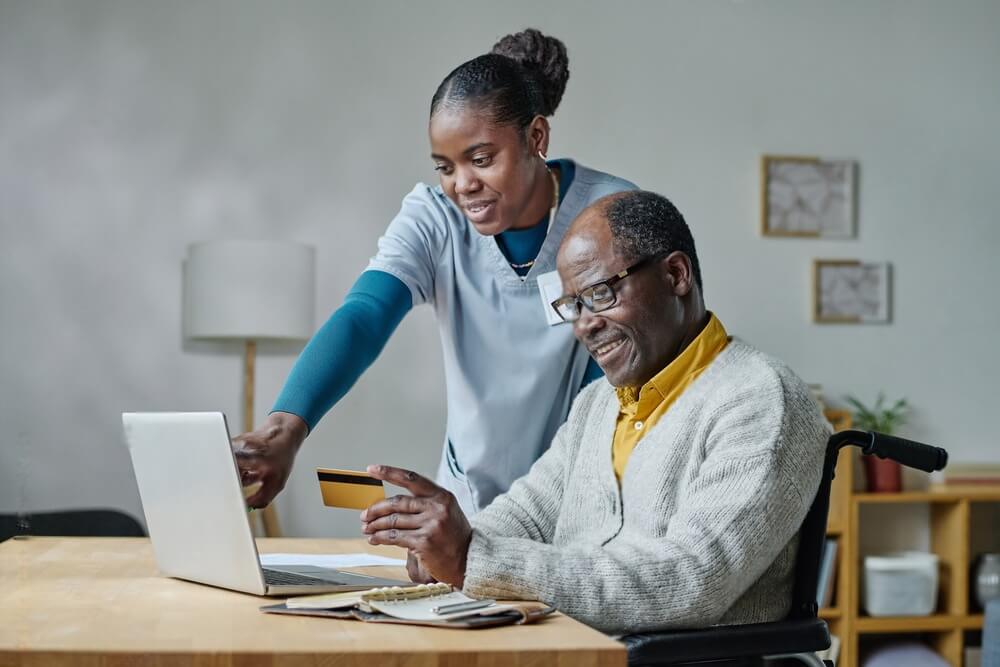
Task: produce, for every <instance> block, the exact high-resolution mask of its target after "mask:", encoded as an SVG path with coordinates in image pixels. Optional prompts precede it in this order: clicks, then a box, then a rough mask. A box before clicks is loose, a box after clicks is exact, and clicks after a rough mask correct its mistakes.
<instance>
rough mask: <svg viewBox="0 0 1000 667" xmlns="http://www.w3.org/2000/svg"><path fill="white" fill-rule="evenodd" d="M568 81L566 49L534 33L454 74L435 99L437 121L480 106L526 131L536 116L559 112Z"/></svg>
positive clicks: (511, 38)
mask: <svg viewBox="0 0 1000 667" xmlns="http://www.w3.org/2000/svg"><path fill="white" fill-rule="evenodd" d="M568 80H569V58H568V57H567V56H566V46H565V45H564V44H563V43H562V42H561V41H559V40H558V39H556V38H555V37H548V36H546V35H543V34H542V33H541V32H539V31H538V30H535V29H534V28H528V29H527V30H523V31H521V32H519V33H516V34H513V35H507V36H506V37H503V38H502V39H500V41H498V42H497V43H496V44H495V45H493V50H492V51H491V52H490V53H487V54H485V55H481V56H479V57H477V58H473V59H472V60H469V61H468V62H465V63H462V64H461V65H459V66H458V67H456V68H455V69H454V70H452V71H451V73H449V74H448V76H446V77H445V78H444V80H443V81H442V82H441V85H439V86H438V89H437V91H436V92H435V93H434V97H433V98H432V99H431V116H434V114H436V113H437V112H438V111H440V110H441V109H442V108H447V109H462V108H467V107H470V106H474V107H475V108H476V109H478V110H480V111H482V112H484V113H485V114H486V115H487V116H488V117H489V119H490V120H491V121H493V122H494V123H496V124H498V125H513V126H515V127H517V128H518V129H522V130H523V129H524V128H526V127H528V125H529V124H531V121H532V120H534V118H535V116H546V117H548V116H551V115H552V114H554V113H555V111H556V108H557V107H558V106H559V102H560V100H562V96H563V92H564V91H565V90H566V82H567V81H568Z"/></svg>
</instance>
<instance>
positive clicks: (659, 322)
mask: <svg viewBox="0 0 1000 667" xmlns="http://www.w3.org/2000/svg"><path fill="white" fill-rule="evenodd" d="M678 254H679V253H674V254H673V255H671V256H669V257H667V258H664V259H662V260H660V261H657V262H654V263H652V264H649V265H646V266H644V267H643V268H641V269H639V270H638V271H636V272H635V273H634V274H632V273H630V274H629V275H628V276H626V277H625V278H624V279H623V280H620V281H618V282H617V283H615V285H614V287H613V289H614V291H615V297H616V301H615V303H614V305H612V306H611V307H610V308H608V309H607V310H602V311H601V312H599V313H592V312H590V311H589V310H587V309H586V308H582V309H581V313H580V319H578V320H577V321H576V322H574V323H573V333H574V334H575V335H576V337H577V339H578V340H579V341H580V342H581V343H583V344H584V345H585V346H586V347H587V349H588V350H589V351H590V354H591V356H593V357H594V359H595V360H596V361H597V363H598V364H599V365H600V367H601V368H602V369H603V370H604V373H605V375H606V376H607V378H608V381H609V382H611V384H613V385H614V386H616V387H640V386H642V385H643V384H645V383H646V382H648V381H649V380H650V379H651V378H652V377H653V376H654V375H656V374H657V373H658V372H660V371H661V370H663V369H664V368H665V367H666V366H667V364H669V363H670V362H671V361H673V360H674V359H675V358H676V357H677V355H678V354H679V353H680V351H681V350H680V349H679V348H680V347H681V345H682V343H683V336H684V322H683V314H684V311H683V306H682V304H681V303H680V296H681V294H678V292H681V293H686V292H687V289H688V288H687V287H686V286H678V284H677V280H676V277H675V276H674V275H673V274H672V272H671V262H672V261H673V260H672V258H675V256H676V255H678ZM640 259H644V258H642V257H632V258H622V257H619V256H618V255H617V253H616V252H615V250H614V247H613V244H612V236H611V228H610V227H609V226H608V223H607V220H606V219H605V218H604V216H603V214H602V213H600V212H599V211H598V210H596V209H588V210H587V211H584V213H583V214H581V216H580V218H578V219H577V220H576V221H575V222H574V223H573V226H572V227H571V229H570V231H569V232H568V233H567V235H566V238H565V239H564V241H563V244H562V247H561V248H560V250H559V255H558V257H557V260H556V266H557V268H558V269H559V277H560V278H561V279H562V285H563V294H564V295H574V294H578V293H579V292H580V291H581V290H583V289H584V288H585V287H589V286H590V285H593V284H594V283H596V282H599V281H602V280H606V279H608V278H610V277H611V276H613V275H615V274H616V273H618V272H619V271H621V270H623V269H626V268H628V267H629V266H631V265H632V264H635V263H636V262H638V261H639V260H640Z"/></svg>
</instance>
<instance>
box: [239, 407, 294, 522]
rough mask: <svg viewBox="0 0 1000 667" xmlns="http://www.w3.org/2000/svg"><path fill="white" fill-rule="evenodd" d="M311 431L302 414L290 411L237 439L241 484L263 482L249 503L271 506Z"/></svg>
mask: <svg viewBox="0 0 1000 667" xmlns="http://www.w3.org/2000/svg"><path fill="white" fill-rule="evenodd" d="M308 434H309V427H308V426H307V425H306V423H305V421H303V420H302V419H301V418H300V417H298V416H296V415H293V414H291V413H289V412H272V413H271V414H270V415H268V417H267V419H266V420H265V421H264V424H263V425H262V426H261V427H260V428H258V429H257V430H255V431H250V432H249V433H243V434H242V435H238V436H236V437H235V438H233V442H232V447H233V454H235V455H236V464H237V466H238V467H239V470H240V483H241V484H242V485H243V486H245V487H246V486H251V485H253V484H259V485H260V488H258V489H257V490H256V491H255V492H254V493H253V494H252V495H250V496H249V497H248V498H247V505H248V506H250V507H253V508H255V509H259V508H261V507H267V505H268V504H269V503H270V502H271V501H272V500H274V497H275V496H276V495H278V493H280V492H281V490H282V489H283V488H285V482H287V481H288V475H289V473H291V471H292V463H293V462H294V461H295V454H296V453H297V452H298V451H299V447H301V446H302V442H303V441H304V440H305V439H306V436H307V435H308Z"/></svg>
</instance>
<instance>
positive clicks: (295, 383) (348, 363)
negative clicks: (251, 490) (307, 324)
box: [271, 271, 413, 431]
mask: <svg viewBox="0 0 1000 667" xmlns="http://www.w3.org/2000/svg"><path fill="white" fill-rule="evenodd" d="M412 307H413V299H412V297H411V296H410V290H409V289H408V288H407V287H406V285H404V284H403V282H402V281H401V280H399V279H398V278H396V277H395V276H392V275H389V274H388V273H384V272H382V271H365V272H364V273H362V274H361V277H359V278H358V280H357V282H355V283H354V287H352V288H351V291H350V292H348V294H347V296H346V297H344V303H343V305H342V306H341V307H340V308H338V309H337V310H336V311H335V312H334V313H333V315H331V316H330V319H329V320H327V321H326V324H324V325H323V326H322V328H320V330H319V331H317V332H316V335H315V336H313V338H312V340H310V341H309V344H308V345H306V347H305V349H304V350H302V354H300V355H299V358H298V360H297V361H296V362H295V366H293V367H292V371H291V373H289V375H288V379H287V380H285V386H284V388H283V389H282V390H281V393H280V394H279V395H278V398H277V400H276V401H275V402H274V407H273V408H272V409H271V412H290V413H292V414H294V415H298V416H299V417H301V418H302V419H303V421H305V423H306V424H307V425H308V427H309V430H310V431H311V430H312V429H313V428H315V427H316V424H318V423H319V420H320V419H321V418H322V417H323V415H325V414H326V413H327V411H329V410H330V408H332V407H333V406H334V404H336V403H337V401H339V400H340V399H341V398H342V397H343V396H344V394H346V393H347V392H348V391H349V390H350V389H351V387H353V386H354V383H355V382H357V380H358V378H359V377H361V374H362V373H364V372H365V370H367V368H368V367H369V366H370V365H371V364H372V362H374V361H375V359H376V358H377V357H378V355H379V353H380V352H381V351H382V348H384V347H385V344H386V342H388V340H389V337H390V336H392V333H393V332H394V331H395V330H396V327H397V326H399V323H400V322H401V321H402V320H403V317H404V316H405V315H406V313H407V312H409V310H410V308H412Z"/></svg>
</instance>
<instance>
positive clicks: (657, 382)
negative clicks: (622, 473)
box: [615, 312, 729, 412]
mask: <svg viewBox="0 0 1000 667" xmlns="http://www.w3.org/2000/svg"><path fill="white" fill-rule="evenodd" d="M709 316H710V317H709V319H708V324H706V325H705V328H704V329H702V330H701V332H700V333H699V334H698V335H697V336H696V337H695V339H694V340H693V341H691V343H690V344H689V345H688V346H687V347H686V348H684V351H683V352H681V353H680V354H679V355H678V356H677V358H676V359H674V360H673V361H671V362H670V363H669V364H667V366H666V368H664V369H663V370H661V371H660V372H659V373H657V374H656V375H654V376H653V377H652V379H650V380H649V382H647V383H646V384H644V385H642V387H638V388H637V387H617V388H616V389H615V393H616V394H617V395H618V402H619V404H620V406H621V409H622V411H628V412H634V411H635V410H636V409H637V407H638V406H637V404H638V402H639V400H640V398H645V397H646V396H649V395H650V393H651V392H652V393H653V395H654V396H655V398H656V400H655V402H656V403H659V402H660V401H662V400H663V399H665V398H666V397H667V396H669V395H670V393H671V392H672V391H674V389H675V388H676V387H677V386H678V385H679V384H680V383H682V382H683V381H684V380H685V379H686V378H687V377H689V376H690V375H691V374H693V373H698V372H700V371H702V370H703V369H704V368H705V367H706V366H708V365H709V364H710V363H712V360H713V359H714V358H715V357H716V355H717V354H718V353H719V351H720V350H722V348H724V347H725V346H726V343H728V342H729V335H728V334H727V333H726V329H725V327H723V326H722V322H720V321H719V318H717V317H716V316H715V313H711V312H710V313H709Z"/></svg>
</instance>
